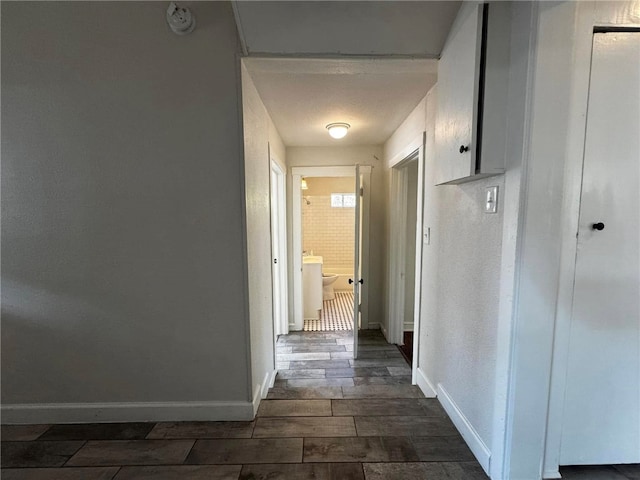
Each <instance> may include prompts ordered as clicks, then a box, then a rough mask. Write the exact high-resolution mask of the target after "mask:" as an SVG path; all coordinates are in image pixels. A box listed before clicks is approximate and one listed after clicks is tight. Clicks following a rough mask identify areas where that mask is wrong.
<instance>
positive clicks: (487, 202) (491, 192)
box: [484, 185, 498, 213]
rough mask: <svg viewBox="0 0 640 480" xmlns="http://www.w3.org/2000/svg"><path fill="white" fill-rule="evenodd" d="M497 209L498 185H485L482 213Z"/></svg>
mask: <svg viewBox="0 0 640 480" xmlns="http://www.w3.org/2000/svg"><path fill="white" fill-rule="evenodd" d="M497 211H498V186H497V185H496V186H493V187H486V188H485V190H484V213H496V212H497Z"/></svg>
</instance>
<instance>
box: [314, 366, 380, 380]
mask: <svg viewBox="0 0 640 480" xmlns="http://www.w3.org/2000/svg"><path fill="white" fill-rule="evenodd" d="M325 375H326V376H327V378H332V377H351V378H353V377H388V376H390V375H391V374H390V373H389V370H387V368H386V367H355V368H353V367H349V368H328V369H326V370H325Z"/></svg>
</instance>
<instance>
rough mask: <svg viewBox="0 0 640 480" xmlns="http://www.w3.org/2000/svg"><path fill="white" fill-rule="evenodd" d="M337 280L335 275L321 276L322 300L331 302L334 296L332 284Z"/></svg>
mask: <svg viewBox="0 0 640 480" xmlns="http://www.w3.org/2000/svg"><path fill="white" fill-rule="evenodd" d="M337 279H338V275H337V274H335V273H323V274H322V300H323V301H324V300H333V299H334V298H336V294H335V292H334V291H333V283H334V282H335V281H336V280H337Z"/></svg>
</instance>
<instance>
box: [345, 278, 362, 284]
mask: <svg viewBox="0 0 640 480" xmlns="http://www.w3.org/2000/svg"><path fill="white" fill-rule="evenodd" d="M352 283H353V279H351V278H350V279H349V285H351V284H352ZM358 283H359V284H360V285H363V284H364V279H362V278H361V279H360V280H358Z"/></svg>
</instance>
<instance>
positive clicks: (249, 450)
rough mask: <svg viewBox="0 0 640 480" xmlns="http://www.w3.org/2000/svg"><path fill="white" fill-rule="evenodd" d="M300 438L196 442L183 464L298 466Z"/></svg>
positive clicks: (300, 449)
mask: <svg viewBox="0 0 640 480" xmlns="http://www.w3.org/2000/svg"><path fill="white" fill-rule="evenodd" d="M301 462H302V438H260V439H229V440H198V441H197V442H196V444H195V445H194V446H193V449H192V450H191V453H190V454H189V457H188V458H187V460H186V461H185V463H186V464H191V465H193V464H231V465H243V464H251V463H301Z"/></svg>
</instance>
